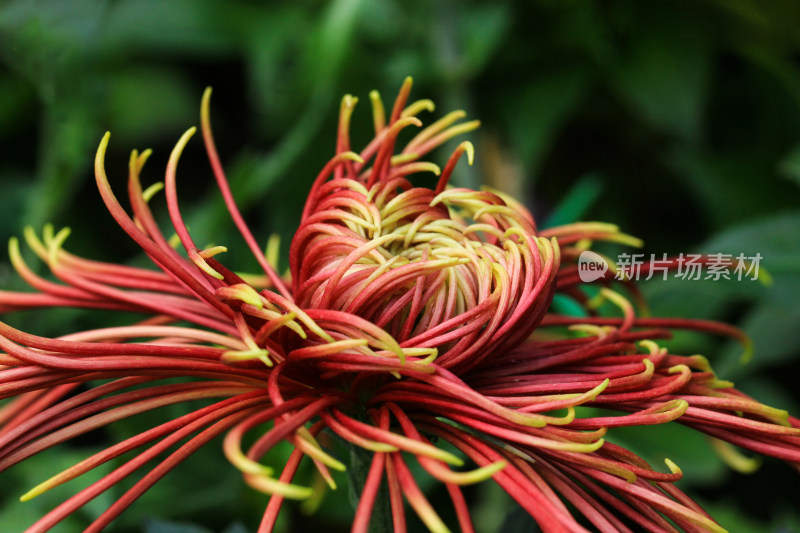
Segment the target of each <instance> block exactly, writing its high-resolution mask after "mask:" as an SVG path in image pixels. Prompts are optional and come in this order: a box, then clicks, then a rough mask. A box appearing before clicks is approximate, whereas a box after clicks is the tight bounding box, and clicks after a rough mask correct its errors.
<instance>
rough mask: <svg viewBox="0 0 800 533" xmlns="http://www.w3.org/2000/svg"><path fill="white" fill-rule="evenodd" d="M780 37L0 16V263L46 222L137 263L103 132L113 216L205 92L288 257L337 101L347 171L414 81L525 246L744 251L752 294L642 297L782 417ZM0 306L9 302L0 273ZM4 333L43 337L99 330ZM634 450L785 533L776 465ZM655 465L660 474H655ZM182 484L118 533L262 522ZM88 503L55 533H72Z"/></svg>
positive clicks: (31, 13)
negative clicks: (693, 327) (606, 240)
mask: <svg viewBox="0 0 800 533" xmlns="http://www.w3.org/2000/svg"><path fill="white" fill-rule="evenodd" d="M798 23H800V4H798V3H796V2H781V1H773V2H759V1H757V0H749V1H748V0H739V1H732V2H729V1H725V0H676V1H663V0H661V1H648V2H639V1H635V0H624V1H623V0H620V1H605V2H592V1H588V0H560V1H555V0H534V1H523V0H518V1H512V0H500V1H496V2H491V3H489V2H478V1H463V2H458V1H456V0H435V1H432V2H429V1H423V0H408V1H400V0H370V1H367V0H334V1H332V2H322V1H316V0H300V1H296V2H274V1H273V2H256V1H245V0H235V1H223V0H184V1H180V2H175V1H166V2H164V1H159V0H114V1H111V0H109V1H101V0H72V1H67V0H63V1H59V0H39V1H34V0H6V1H5V2H2V3H0V61H1V63H0V146H2V150H3V157H2V158H0V240H2V241H5V240H7V239H8V238H9V237H10V236H12V235H16V234H19V233H20V231H21V229H22V227H23V226H24V225H25V224H31V225H33V226H34V227H35V228H40V227H41V225H42V224H43V223H45V222H53V223H55V224H56V225H57V226H62V225H69V226H71V227H72V228H73V236H72V237H71V238H70V239H69V241H68V243H67V247H68V248H69V249H70V250H72V251H74V252H77V253H82V254H86V255H89V256H90V257H95V258H100V259H106V260H117V261H141V257H140V256H139V254H137V251H136V248H135V246H133V245H132V244H131V243H128V241H127V239H126V238H124V236H123V235H122V233H121V231H120V230H118V229H117V228H116V227H115V226H114V224H113V221H112V220H111V218H110V216H109V215H108V214H107V213H106V212H105V210H104V208H103V206H102V204H101V202H100V199H99V196H98V195H97V194H96V191H95V190H94V184H93V179H92V174H91V165H92V161H93V155H94V150H95V146H96V144H97V143H98V141H99V139H100V137H101V136H102V134H103V132H104V131H106V130H111V131H112V132H113V135H112V140H111V147H110V152H109V157H108V165H107V167H108V169H109V173H110V175H111V176H112V183H113V184H114V185H115V186H117V187H119V190H120V191H122V190H123V183H124V180H125V177H126V161H127V153H128V150H130V149H132V148H138V149H140V150H141V149H144V148H147V147H152V148H153V149H154V150H155V155H154V157H153V158H152V159H151V163H150V164H149V165H148V168H147V169H146V170H145V179H146V180H149V181H157V180H159V179H160V173H161V172H162V169H163V167H164V164H165V162H166V158H167V157H168V154H169V152H170V149H171V144H172V143H173V142H174V141H175V140H176V139H177V138H178V137H179V135H180V134H181V133H182V131H183V130H184V129H185V128H187V127H188V126H190V125H192V124H197V123H198V108H199V100H200V95H201V93H202V90H203V89H204V87H205V86H206V85H211V86H213V87H214V89H215V92H214V97H213V100H212V117H213V122H214V127H215V132H216V136H217V140H218V145H219V149H220V153H221V154H222V157H223V160H224V162H225V164H226V167H227V169H228V172H229V176H230V178H231V182H232V184H233V188H234V191H235V194H236V196H237V198H238V201H239V203H240V205H241V206H242V208H243V211H244V212H245V213H246V217H247V219H248V221H249V222H250V223H251V224H252V225H253V227H254V232H255V233H256V234H257V235H262V236H263V238H264V240H266V237H267V236H268V235H269V234H270V233H272V232H277V233H279V234H281V235H282V236H283V238H284V243H286V242H288V239H289V238H290V236H291V234H292V231H293V229H294V228H295V226H296V224H297V220H298V217H299V212H300V206H301V205H302V200H303V197H304V195H305V191H306V189H307V187H308V185H309V184H310V183H311V182H312V180H313V179H314V177H315V176H316V173H317V171H318V169H320V168H321V167H322V165H323V164H324V163H325V162H326V161H327V159H328V158H329V157H330V156H331V155H332V153H333V149H334V132H335V121H336V113H337V111H338V99H339V98H340V97H341V95H342V94H344V93H346V92H349V93H352V94H355V95H356V96H359V97H360V98H361V100H362V103H361V104H360V109H359V110H357V113H356V117H355V119H354V122H355V124H354V138H355V142H354V145H355V146H360V145H361V143H364V142H366V141H367V140H368V138H369V130H370V124H371V121H370V118H369V109H368V108H369V106H368V103H367V99H366V96H367V94H368V91H369V90H370V89H373V88H378V89H379V90H381V92H382V94H383V95H384V99H385V100H388V99H390V98H391V97H392V96H393V94H394V91H396V89H397V88H398V87H399V85H400V83H401V81H402V79H403V78H404V77H405V76H406V75H412V76H414V78H415V82H416V85H415V89H414V93H413V94H414V96H416V97H419V98H432V99H434V100H435V101H436V102H437V104H438V106H439V109H437V111H436V114H435V116H440V115H441V114H443V113H444V112H446V111H448V110H450V109H452V108H464V109H466V110H467V111H468V113H469V115H470V116H471V117H476V118H479V119H481V120H482V121H483V123H484V127H483V129H482V131H481V132H479V133H477V134H474V135H472V136H471V140H472V141H473V142H475V144H476V146H477V153H478V158H477V165H476V167H474V168H471V169H464V168H459V169H458V174H457V176H456V180H457V181H459V182H460V183H462V184H469V185H476V184H478V183H480V182H482V181H485V182H488V183H490V184H492V185H494V186H496V187H499V188H502V189H505V190H506V191H508V192H511V193H513V194H515V195H517V196H518V197H520V198H523V199H524V200H525V201H526V202H527V203H528V205H529V206H531V208H532V209H533V211H534V213H535V215H536V216H537V219H538V220H539V221H540V222H544V223H552V224H554V223H562V222H568V221H570V220H574V219H578V218H582V219H599V220H605V221H610V222H614V223H617V224H619V225H620V226H622V228H623V229H624V230H625V231H627V232H629V233H632V234H635V235H637V236H639V237H642V238H644V239H645V241H646V243H647V245H646V247H645V250H644V252H645V253H656V254H657V255H659V256H660V254H661V253H663V252H668V253H678V252H709V253H710V252H727V253H733V254H738V253H740V252H744V253H748V254H752V253H755V252H760V253H761V254H762V255H763V257H764V260H763V263H762V267H764V268H766V269H768V270H769V272H770V274H772V277H773V278H774V284H773V286H771V287H764V286H763V285H761V284H758V283H750V282H710V281H709V282H688V281H680V280H671V281H668V282H651V283H647V284H645V292H646V294H647V295H648V297H649V298H650V304H651V310H652V312H653V313H654V314H664V315H665V314H670V315H681V316H697V317H705V318H719V319H724V320H729V321H733V322H736V323H738V324H740V325H741V326H742V327H743V328H744V329H745V331H747V332H748V333H749V334H750V335H751V337H752V338H753V340H754V341H755V344H756V356H755V360H754V362H753V363H751V364H750V365H748V366H741V365H740V364H739V363H738V360H737V359H738V358H737V353H736V352H737V350H739V348H738V347H736V346H732V345H728V344H722V343H720V342H719V341H718V340H717V339H711V340H708V339H702V338H697V337H696V336H685V337H684V336H679V337H678V338H677V339H676V341H675V342H676V344H677V345H678V346H679V347H680V348H681V349H685V350H691V351H696V350H698V349H700V350H702V351H703V353H705V354H706V355H708V356H709V357H710V358H711V360H712V361H713V362H714V363H715V364H716V365H717V366H718V367H719V368H720V369H722V372H721V374H722V376H723V377H730V378H733V379H736V380H737V383H738V384H739V385H740V386H741V387H742V388H743V389H744V390H745V391H751V392H753V393H754V394H758V395H759V396H761V397H763V398H765V399H766V400H768V401H771V402H773V403H775V404H776V405H778V406H780V407H789V408H793V409H794V410H795V412H798V408H800V405H798V397H797V394H796V389H795V388H794V382H793V381H791V380H790V378H789V376H790V375H791V372H792V371H795V372H796V370H797V361H798V359H797V357H798V354H799V352H800V335H799V334H798V328H797V324H798V323H800V307H798V304H797V302H798V301H800V244H799V243H800V238H799V237H800V207H799V205H800V204H798V200H800V190H799V189H798V187H800V33H798V32H797V27H798ZM199 144H200V143H198V142H196V141H195V142H193V143H192V144H191V145H190V148H189V149H188V150H187V153H186V155H185V156H184V159H183V162H182V163H181V168H180V171H179V189H180V191H181V194H182V198H183V206H184V209H185V211H186V213H187V216H188V220H189V221H190V225H191V227H192V231H193V233H194V234H195V235H196V236H197V240H198V241H200V242H204V241H207V242H217V243H224V244H226V245H228V246H229V249H230V252H229V254H228V255H229V257H228V258H226V260H229V261H231V262H232V263H233V264H239V265H242V266H243V267H246V266H248V265H250V263H248V261H252V260H248V259H247V254H246V253H245V251H244V249H243V247H242V246H238V243H239V241H238V240H237V238H236V237H235V234H234V233H233V231H232V227H231V224H230V223H229V222H228V219H227V217H226V214H225V212H224V210H223V209H222V206H221V202H220V200H219V198H218V197H217V196H216V195H215V192H214V190H213V187H212V181H213V180H212V179H211V173H210V170H209V169H208V168H207V165H206V161H205V157H204V155H203V154H202V150H201V149H200V147H199ZM445 157H446V154H445V153H444V152H439V153H438V154H435V156H434V160H436V161H438V162H442V161H443V160H444V158H445ZM237 261H239V262H238V263H237ZM0 285H2V286H3V287H20V286H21V285H20V284H19V282H18V280H17V279H16V278H15V276H14V275H13V273H12V272H11V269H10V266H9V265H8V262H7V261H6V260H5V259H3V260H0ZM43 316H44V317H46V318H45V319H43V318H42V317H43ZM17 318H18V322H17V323H19V324H22V325H23V326H24V327H27V328H28V329H33V330H35V331H38V332H42V333H50V334H57V333H63V332H64V331H66V330H70V329H73V328H74V327H77V326H79V325H80V324H84V323H92V321H93V320H96V319H97V317H96V316H92V315H86V314H80V313H55V314H46V315H42V314H37V315H35V316H33V315H30V314H27V315H26V314H23V315H21V316H19V317H17ZM698 347H699V348H698ZM162 415H163V413H162ZM154 416H155V417H156V418H158V415H154ZM159 419H160V418H159ZM135 423H141V424H144V425H146V424H147V420H146V419H144V421H143V422H142V421H140V422H131V424H134V425H135ZM126 427H127V426H125V425H124V424H123V425H120V426H119V427H117V428H115V429H113V430H111V431H110V432H106V433H103V434H102V435H98V436H96V438H94V440H92V439H90V442H87V443H83V444H80V443H79V444H77V445H75V446H73V447H71V448H68V449H67V450H66V451H64V452H61V453H59V454H49V456H48V458H44V461H39V462H31V463H26V464H23V465H20V466H19V467H17V468H15V469H14V470H12V472H10V473H8V474H5V475H4V477H2V478H0V481H3V483H2V485H0V504H2V507H1V508H0V524H3V527H4V528H7V527H11V528H12V529H11V530H19V529H20V528H21V527H23V526H22V523H23V522H22V521H27V520H30V519H32V518H33V517H35V516H36V515H37V514H40V513H42V512H44V511H45V510H46V509H49V508H51V507H52V505H54V503H55V502H57V501H59V500H58V499H57V498H54V499H48V498H49V497H42V498H39V499H37V500H34V501H33V502H29V503H27V504H25V505H22V506H20V504H19V503H18V502H15V500H16V496H17V495H18V494H19V493H21V492H22V491H23V490H25V489H27V488H29V487H30V486H31V485H32V484H34V483H36V482H38V481H40V480H41V479H43V478H44V477H46V476H47V475H48V474H49V473H53V472H55V471H57V470H59V469H60V468H61V467H63V466H66V465H67V464H70V462H71V461H75V460H78V459H79V458H80V457H83V456H85V455H86V454H87V453H88V451H89V450H90V449H91V447H92V446H97V445H101V444H102V442H104V441H107V440H109V439H114V438H116V437H118V436H119V435H116V434H115V432H120V434H123V433H125V429H126ZM128 429H130V428H128ZM645 429H648V428H645ZM629 433H630V434H626V435H624V442H625V443H626V444H628V445H630V446H632V447H634V448H635V449H636V450H638V451H640V452H641V453H643V454H645V455H646V456H648V457H651V458H653V461H655V462H660V461H661V459H663V455H664V454H665V453H672V454H673V455H671V456H672V457H673V458H684V459H683V461H684V462H681V460H678V463H679V464H682V465H683V466H684V470H685V471H690V470H691V469H692V467H697V468H698V469H702V470H701V471H700V470H698V471H697V472H696V473H695V475H688V476H687V480H686V481H685V482H684V484H683V486H684V487H686V488H688V489H689V490H694V489H696V490H697V491H699V492H696V493H699V494H701V496H702V498H704V499H705V500H707V501H708V503H709V506H710V508H713V509H714V510H715V511H716V512H718V513H719V517H720V519H721V520H722V521H723V524H728V525H729V527H732V528H733V529H734V530H736V525H737V524H749V525H748V526H747V529H748V531H777V530H778V528H779V527H783V528H788V529H795V528H796V529H800V522H798V518H797V514H796V511H794V514H792V511H790V509H791V503H790V502H789V499H788V497H787V498H786V499H783V500H781V499H780V498H779V497H778V496H776V493H777V494H779V493H780V490H778V489H779V487H781V486H783V485H786V486H795V487H796V483H797V479H796V477H792V476H794V475H795V474H793V473H791V472H789V471H788V470H789V469H788V468H785V467H784V466H783V465H779V464H777V462H770V461H768V462H767V464H766V465H765V467H764V468H763V469H762V472H760V473H756V474H754V475H751V476H743V475H740V474H734V473H732V472H730V471H728V470H726V469H725V468H723V467H722V466H721V464H720V463H719V462H718V460H716V459H715V458H714V456H713V454H711V453H710V452H709V451H708V448H707V446H706V445H705V443H704V441H703V439H702V438H698V437H696V436H692V437H689V436H687V435H686V432H681V430H680V428H678V429H675V428H671V427H670V426H666V427H664V428H659V429H658V432H657V433H656V432H654V433H648V432H646V431H630V432H629ZM621 438H622V436H621ZM665 442H671V443H674V445H675V448H678V450H677V451H675V452H674V453H673V452H668V451H667V450H666V449H663V444H664V443H665ZM193 461H194V463H192V464H191V466H190V465H187V466H188V468H183V469H180V470H179V471H178V472H175V473H173V474H171V476H170V477H169V478H168V479H167V480H166V481H164V482H162V483H160V484H158V485H157V486H156V487H155V488H154V489H153V491H152V492H151V494H149V495H148V496H146V497H145V498H144V499H143V500H142V501H141V502H139V503H138V504H137V505H136V506H135V507H134V508H133V509H132V510H131V511H130V512H129V513H128V514H126V515H125V516H124V518H122V519H120V521H119V524H118V525H117V526H115V527H114V528H113V530H115V531H128V530H130V531H141V530H144V531H148V532H166V531H174V532H179V531H180V532H189V531H209V530H213V531H223V530H224V531H226V532H229V533H231V532H237V533H238V532H243V531H252V530H254V528H255V525H256V524H257V521H258V514H259V512H260V510H261V509H263V505H264V503H265V499H264V498H263V497H261V496H259V495H254V494H253V493H252V491H249V490H248V489H246V488H244V487H243V486H242V483H241V482H240V480H239V479H238V476H237V474H236V473H235V472H234V471H233V469H232V468H230V467H229V466H228V465H227V463H226V461H225V460H224V458H222V456H221V454H220V453H219V449H218V447H215V446H210V447H209V448H208V449H207V450H204V451H203V452H202V453H201V454H199V455H198V457H197V458H194V459H193ZM43 465H44V467H46V468H43ZM700 472H702V473H700ZM203 486H205V487H209V488H202V487H203ZM70 487H72V486H71V485H70ZM723 487H724V489H723ZM70 490H74V487H73V488H70V489H69V490H67V491H66V492H62V493H61V494H62V495H63V494H69V492H70ZM493 490H494V489H492V488H491V487H490V488H486V487H482V488H476V489H474V490H473V491H471V492H470V493H469V495H470V497H471V498H472V499H473V500H474V502H475V509H476V519H477V521H478V523H479V524H481V525H483V527H484V528H488V529H481V530H482V531H483V530H486V531H489V530H490V529H491V528H495V529H496V528H497V527H500V528H501V529H503V528H505V529H506V530H508V531H511V530H512V529H513V528H514V527H523V528H524V527H528V526H525V525H523V526H518V525H515V524H517V522H519V517H516V518H515V515H511V517H510V518H509V520H507V521H506V522H503V519H502V516H500V517H499V518H498V508H502V507H503V505H498V503H503V502H506V501H507V498H506V499H504V498H503V495H502V494H499V495H498V494H497V493H496V491H495V492H493ZM109 498H110V496H109ZM103 502H106V503H107V500H103V501H101V502H98V503H96V504H94V505H93V506H90V507H89V508H88V509H87V510H86V511H85V513H84V515H82V516H76V517H75V519H74V520H72V521H70V522H68V523H66V524H65V525H64V526H63V528H62V529H59V530H60V531H77V530H80V529H81V527H82V526H81V524H82V523H83V522H82V520H84V521H85V520H86V519H88V518H90V517H91V516H93V515H94V516H96V515H97V513H99V512H100V510H102V508H103ZM347 506H348V503H347V502H346V493H345V491H339V494H336V495H335V496H333V497H332V498H330V499H328V500H327V501H326V502H325V503H323V506H322V508H321V509H320V510H319V512H318V513H317V514H316V515H315V516H314V517H311V518H308V517H304V516H303V515H302V513H301V512H300V511H298V510H297V508H292V510H291V511H289V512H288V515H287V517H284V518H283V519H282V522H281V524H282V526H281V527H282V528H283V529H284V530H288V531H291V530H300V529H301V528H306V529H305V530H313V529H314V527H315V526H314V524H316V527H319V524H325V525H326V531H338V530H342V531H344V530H347V529H348V528H347V516H348V515H349V512H348V510H347V509H348V507H347ZM20 509H24V513H25V516H21V515H19V514H18V513H19V512H20V511H19V510H20ZM151 515H152V516H151ZM9 524H13V526H9ZM186 524H188V525H186ZM192 524H203V527H204V528H205V529H203V528H201V527H200V526H199V525H197V526H196V525H192ZM498 524H505V525H504V526H498ZM308 528H311V529H308ZM784 530H786V529H784Z"/></svg>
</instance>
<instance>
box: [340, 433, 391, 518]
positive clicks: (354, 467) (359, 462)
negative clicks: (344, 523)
mask: <svg viewBox="0 0 800 533" xmlns="http://www.w3.org/2000/svg"><path fill="white" fill-rule="evenodd" d="M348 447H349V448H350V464H349V465H348V468H347V475H348V478H349V481H350V483H349V484H348V485H349V496H350V503H352V504H353V509H357V508H358V502H359V499H360V497H361V493H362V492H363V491H364V484H365V483H366V482H367V476H368V475H369V469H370V466H371V465H372V458H373V456H374V452H371V451H369V450H365V449H364V448H361V447H359V446H355V445H353V444H350V443H348ZM369 532H370V533H391V532H392V513H391V511H390V509H389V494H388V489H387V487H386V480H385V479H384V480H383V481H382V482H381V486H380V489H378V494H377V496H376V498H375V505H374V507H373V509H372V518H371V519H370V522H369Z"/></svg>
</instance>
